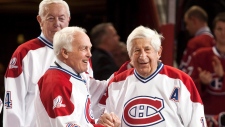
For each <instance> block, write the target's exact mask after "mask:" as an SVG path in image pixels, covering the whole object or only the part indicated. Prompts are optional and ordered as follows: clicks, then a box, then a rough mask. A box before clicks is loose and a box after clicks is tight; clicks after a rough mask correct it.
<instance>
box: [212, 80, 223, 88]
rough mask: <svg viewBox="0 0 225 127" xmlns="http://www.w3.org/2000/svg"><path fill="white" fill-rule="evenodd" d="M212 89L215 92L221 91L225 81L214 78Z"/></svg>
mask: <svg viewBox="0 0 225 127" xmlns="http://www.w3.org/2000/svg"><path fill="white" fill-rule="evenodd" d="M210 87H211V88H212V89H213V90H221V89H222V87H223V80H222V78H214V80H213V81H212V82H211V84H210Z"/></svg>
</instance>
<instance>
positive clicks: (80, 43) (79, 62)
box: [67, 33, 92, 73]
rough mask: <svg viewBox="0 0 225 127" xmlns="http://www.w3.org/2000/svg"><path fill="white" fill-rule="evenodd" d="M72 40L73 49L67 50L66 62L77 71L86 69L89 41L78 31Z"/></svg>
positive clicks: (89, 49) (80, 71)
mask: <svg viewBox="0 0 225 127" xmlns="http://www.w3.org/2000/svg"><path fill="white" fill-rule="evenodd" d="M75 36H76V38H75V39H74V41H73V42H72V46H73V48H72V49H73V50H72V52H68V59H67V64H68V65H69V66H70V67H71V68H73V70H75V71H76V72H77V73H82V72H86V71H87V65H88V61H89V59H90V58H91V47H92V45H91V41H90V39H89V37H88V36H87V35H86V34H84V33H78V34H76V35H75Z"/></svg>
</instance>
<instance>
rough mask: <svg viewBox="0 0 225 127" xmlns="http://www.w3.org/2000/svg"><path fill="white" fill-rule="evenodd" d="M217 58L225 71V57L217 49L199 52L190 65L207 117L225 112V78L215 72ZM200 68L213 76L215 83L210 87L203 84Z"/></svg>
mask: <svg viewBox="0 0 225 127" xmlns="http://www.w3.org/2000/svg"><path fill="white" fill-rule="evenodd" d="M215 56H217V57H218V59H219V60H220V62H221V64H222V66H223V71H225V57H224V56H221V55H220V53H219V52H218V50H217V49H216V47H209V48H201V49H199V50H197V51H196V53H194V55H193V59H192V61H191V63H190V65H191V67H192V68H193V70H192V73H191V77H192V78H193V80H194V81H195V84H196V86H197V88H198V90H199V93H200V95H201V98H202V101H203V104H204V108H205V114H206V115H217V114H219V113H221V112H225V103H222V102H225V77H223V78H220V77H218V76H217V75H216V74H215V72H214V69H213V66H212V61H213V57H215ZM198 67H201V68H202V70H206V71H209V72H210V73H211V75H212V76H213V81H212V82H211V83H210V84H209V85H208V86H206V85H203V84H201V82H200V80H199V72H198V69H197V68H198Z"/></svg>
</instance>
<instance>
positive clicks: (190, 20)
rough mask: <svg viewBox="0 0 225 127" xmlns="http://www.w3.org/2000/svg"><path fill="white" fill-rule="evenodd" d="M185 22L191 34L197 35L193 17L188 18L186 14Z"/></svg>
mask: <svg viewBox="0 0 225 127" xmlns="http://www.w3.org/2000/svg"><path fill="white" fill-rule="evenodd" d="M184 22H185V25H186V29H187V31H188V32H189V34H190V35H195V32H196V28H195V23H194V19H193V18H188V17H187V16H186V15H185V17H184Z"/></svg>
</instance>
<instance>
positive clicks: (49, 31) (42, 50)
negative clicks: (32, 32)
mask: <svg viewBox="0 0 225 127" xmlns="http://www.w3.org/2000/svg"><path fill="white" fill-rule="evenodd" d="M37 20H38V22H39V24H40V27H41V30H42V32H41V34H40V36H39V37H37V38H34V39H32V40H29V41H27V42H25V43H24V44H22V45H20V46H19V47H18V48H17V49H16V50H15V52H14V53H13V55H12V58H11V61H10V63H9V66H8V68H7V71H6V74H5V99H4V109H3V110H4V113H3V125H4V127H36V116H35V112H34V98H35V94H36V93H35V91H36V84H37V81H38V80H39V78H40V77H41V76H42V75H43V74H44V72H45V71H46V70H47V69H48V67H49V66H50V64H51V63H52V62H53V61H54V60H55V56H54V52H53V46H52V40H53V36H54V34H55V32H57V31H59V30H61V29H62V28H64V27H67V26H68V25H69V21H70V10H69V6H68V4H67V3H66V2H65V1H63V0H43V1H41V3H40V5H39V12H38V16H37Z"/></svg>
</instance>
